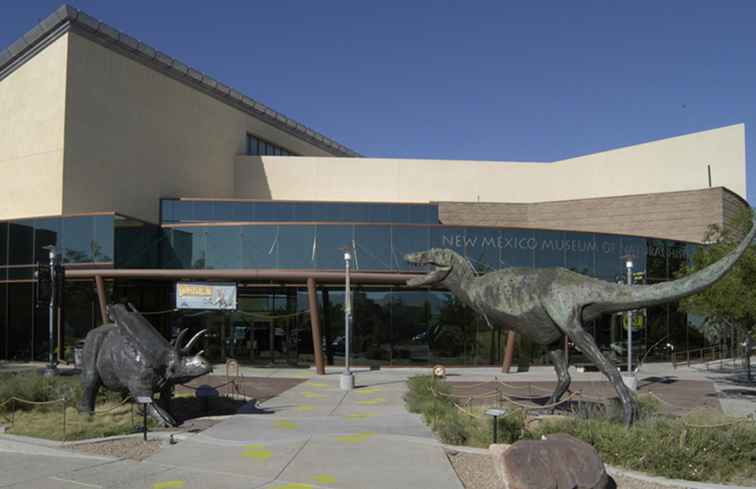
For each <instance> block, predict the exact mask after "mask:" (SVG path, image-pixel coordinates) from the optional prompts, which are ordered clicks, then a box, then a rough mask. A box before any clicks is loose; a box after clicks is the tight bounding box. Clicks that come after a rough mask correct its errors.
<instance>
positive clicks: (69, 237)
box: [61, 216, 94, 263]
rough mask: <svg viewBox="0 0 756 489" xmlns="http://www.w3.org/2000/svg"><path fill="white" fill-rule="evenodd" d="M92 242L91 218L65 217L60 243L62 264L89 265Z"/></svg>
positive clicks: (92, 222)
mask: <svg viewBox="0 0 756 489" xmlns="http://www.w3.org/2000/svg"><path fill="white" fill-rule="evenodd" d="M93 241H94V218H93V217H89V216H87V217H67V218H64V219H63V226H62V228H61V243H62V247H63V251H62V254H63V263H91V262H92V261H94V257H93V256H92V242H93Z"/></svg>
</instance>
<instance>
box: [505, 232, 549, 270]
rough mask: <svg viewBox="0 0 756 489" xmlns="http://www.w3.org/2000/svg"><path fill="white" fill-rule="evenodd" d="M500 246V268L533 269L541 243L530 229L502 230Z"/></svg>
mask: <svg viewBox="0 0 756 489" xmlns="http://www.w3.org/2000/svg"><path fill="white" fill-rule="evenodd" d="M498 245H499V246H498V247H499V250H500V252H499V268H508V267H532V266H533V253H535V252H536V250H537V248H538V245H539V243H538V241H536V239H535V237H534V236H533V232H532V231H530V230H528V229H502V230H501V233H500V237H499V243H498Z"/></svg>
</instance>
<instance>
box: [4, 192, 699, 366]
mask: <svg viewBox="0 0 756 489" xmlns="http://www.w3.org/2000/svg"><path fill="white" fill-rule="evenodd" d="M161 215H162V219H163V221H164V225H163V226H162V227H161V226H156V225H151V224H148V223H144V222H141V221H138V220H136V219H130V218H127V217H124V216H120V215H117V214H103V215H92V216H71V217H55V218H39V219H25V220H16V221H7V222H0V358H4V359H13V360H31V359H38V360H43V359H44V358H45V356H46V354H47V349H48V344H47V342H48V338H47V309H46V308H41V309H38V308H36V307H35V303H34V283H33V270H34V264H35V263H36V262H37V261H46V260H47V252H46V250H44V246H47V245H50V244H52V245H55V246H56V247H57V248H58V249H59V250H60V252H61V253H62V256H63V260H64V262H65V264H66V266H68V267H69V268H70V267H77V266H78V267H85V268H91V267H113V268H169V269H172V268H176V269H236V268H241V269H304V270H313V271H315V270H338V271H341V270H343V266H344V262H343V253H342V251H341V249H342V248H343V247H344V246H349V245H351V246H353V247H354V253H353V258H354V259H353V265H354V268H355V269H356V270H357V271H371V272H408V271H416V269H414V268H410V267H409V265H408V264H407V263H405V262H404V259H403V256H404V255H405V254H406V253H409V252H414V251H419V250H425V249H428V248H433V247H436V248H451V249H453V250H455V251H457V252H458V253H460V254H461V255H463V256H465V257H466V258H467V259H469V260H470V262H471V263H472V264H473V265H474V266H475V268H476V269H477V270H478V272H480V273H485V272H488V271H492V270H496V269H500V268H505V267H554V266H560V267H565V268H569V269H572V270H575V271H577V272H580V273H583V274H586V275H591V276H595V277H598V278H601V279H604V280H608V281H613V282H614V281H624V280H625V268H624V257H625V256H626V255H631V256H632V257H633V261H634V264H635V271H636V272H638V273H637V274H636V276H635V279H636V281H637V282H643V283H656V282H659V281H665V280H669V279H670V278H672V277H673V276H674V274H675V273H676V272H677V271H678V270H679V269H680V267H681V266H682V265H683V264H685V263H686V261H687V259H688V256H690V254H691V253H692V252H693V251H694V250H695V246H694V245H691V244H689V243H683V242H674V241H665V240H658V239H645V238H638V237H629V236H618V235H607V234H600V233H579V232H567V231H551V230H535V229H512V228H493V227H476V226H446V225H441V224H438V208H437V206H436V205H433V204H359V203H354V204H349V203H343V204H331V203H303V202H250V201H247V202H226V201H200V200H176V199H166V200H163V201H162V202H161ZM197 221H200V222H197ZM171 223H173V224H171ZM107 288H108V294H109V296H110V297H111V300H113V301H128V302H131V303H133V304H135V305H137V307H139V308H140V309H141V310H143V311H146V312H147V313H156V314H154V315H150V316H149V317H150V319H151V320H152V321H153V323H154V324H155V325H156V326H157V327H158V328H159V329H161V331H162V332H163V333H164V334H166V335H171V334H172V333H175V330H176V328H178V327H190V328H191V329H193V330H195V329H196V330H199V329H201V328H208V329H209V334H208V335H207V338H206V339H205V340H204V341H205V343H206V344H205V345H204V347H205V350H206V351H207V352H208V355H209V356H210V357H211V358H212V359H213V360H218V361H220V360H222V359H224V358H227V357H233V358H237V359H239V360H241V361H245V362H251V363H256V364H283V363H286V364H292V365H293V364H307V363H311V362H312V357H313V353H312V352H313V345H312V336H311V329H310V317H309V312H308V310H309V304H308V302H307V294H306V290H305V289H304V288H303V286H301V285H300V286H298V285H297V284H292V285H288V286H286V287H283V286H282V287H275V286H271V285H262V284H240V289H239V309H238V311H235V312H231V313H228V312H227V313H220V312H206V311H199V312H197V311H193V312H192V311H178V312H177V311H172V309H173V305H174V304H175V302H174V300H175V299H174V293H175V291H174V289H175V284H174V283H173V282H160V281H134V280H117V281H108V282H107ZM64 295H65V297H64V304H63V308H62V311H61V315H60V320H59V325H58V328H56V338H55V344H56V345H60V346H61V348H62V349H63V351H61V352H60V355H61V357H63V358H70V355H71V352H72V348H73V344H74V343H75V341H76V340H78V339H81V338H83V337H84V336H85V335H86V332H87V331H89V329H91V328H92V327H94V326H95V325H97V324H100V318H99V307H98V305H97V296H96V293H95V290H94V286H93V283H92V282H91V281H89V280H82V281H76V280H68V281H67V284H66V289H65V294H64ZM318 301H319V308H320V318H321V325H322V331H323V339H322V346H323V348H324V350H325V351H326V354H327V358H328V359H329V361H330V362H331V363H333V364H339V363H341V362H343V355H344V336H343V328H344V318H343V316H344V309H343V304H344V291H343V289H341V288H338V287H321V288H320V289H319V290H318ZM637 315H638V316H640V317H641V318H642V320H641V321H640V322H639V324H640V326H639V327H638V330H637V331H636V332H635V334H634V338H635V342H636V345H637V348H638V351H639V352H645V351H646V349H648V348H650V347H651V346H652V345H655V344H657V343H660V344H662V345H666V343H670V344H672V345H674V346H675V348H676V349H678V350H682V349H687V348H693V347H697V346H699V345H703V344H705V340H704V338H703V336H702V335H701V334H700V333H699V332H698V330H697V329H696V328H695V327H692V326H691V325H690V324H689V320H688V317H687V316H686V315H685V314H683V313H680V312H679V311H678V310H677V308H676V306H675V305H674V304H671V305H665V306H660V307H654V308H649V309H647V310H643V311H639V312H638V313H637ZM690 322H691V323H693V321H690ZM625 327H626V326H625V324H624V321H623V320H622V317H620V316H611V317H604V318H601V319H600V320H598V321H595V322H593V323H591V324H589V325H588V329H589V332H591V333H592V334H593V335H594V337H595V338H596V339H597V342H598V343H599V345H600V346H601V348H602V349H603V350H604V351H605V353H606V354H607V355H609V356H612V357H614V358H615V360H617V361H621V358H622V356H623V355H626V352H625V351H624V349H623V345H624V341H625V338H626V334H627V333H626V329H625ZM354 328H355V330H354V336H353V337H354V344H353V345H352V348H353V351H354V354H355V363H357V364H362V365H376V364H380V365H432V364H433V363H443V364H446V365H491V364H497V363H499V362H501V355H502V351H503V345H504V342H505V334H504V333H503V332H501V331H497V330H491V329H490V328H489V327H488V325H486V324H485V323H484V322H482V321H481V320H480V318H478V317H477V315H475V314H474V313H473V312H472V311H471V310H469V309H468V308H467V307H465V306H464V305H463V304H460V303H459V301H458V300H456V299H455V298H454V297H453V296H451V295H450V294H449V293H447V292H445V291H437V290H407V289H405V288H402V287H394V286H385V287H379V286H375V287H362V286H359V285H358V286H357V288H356V289H355V291H354ZM57 335H62V337H61V338H57ZM545 353H546V352H545V351H543V349H541V348H539V347H537V346H535V345H531V344H529V343H528V342H527V341H526V340H524V339H519V340H518V346H517V348H516V354H515V361H516V362H517V363H518V364H520V365H521V366H525V365H529V364H533V363H545V362H547V361H548V360H547V358H546V354H545ZM570 353H571V355H573V356H574V357H573V360H572V361H573V362H576V361H580V352H578V351H571V352H570ZM669 353H670V352H669V351H668V350H666V349H665V348H663V347H659V348H656V349H654V350H653V351H652V352H651V353H650V354H649V356H648V358H647V360H649V359H657V360H661V359H668V357H669Z"/></svg>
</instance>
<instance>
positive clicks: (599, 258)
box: [595, 233, 625, 282]
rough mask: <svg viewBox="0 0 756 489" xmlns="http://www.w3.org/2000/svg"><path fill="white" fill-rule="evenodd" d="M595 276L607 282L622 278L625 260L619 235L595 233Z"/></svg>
mask: <svg viewBox="0 0 756 489" xmlns="http://www.w3.org/2000/svg"><path fill="white" fill-rule="evenodd" d="M595 237H596V276H597V277H598V278H600V279H602V280H606V281H609V282H617V281H618V280H623V277H624V273H625V262H624V261H623V260H622V249H621V246H620V238H619V236H614V235H611V234H598V233H597V234H596V235H595Z"/></svg>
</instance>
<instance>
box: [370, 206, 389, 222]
mask: <svg viewBox="0 0 756 489" xmlns="http://www.w3.org/2000/svg"><path fill="white" fill-rule="evenodd" d="M366 206H367V210H368V218H367V221H368V222H385V223H389V222H391V207H389V206H388V205H386V204H366Z"/></svg>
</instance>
